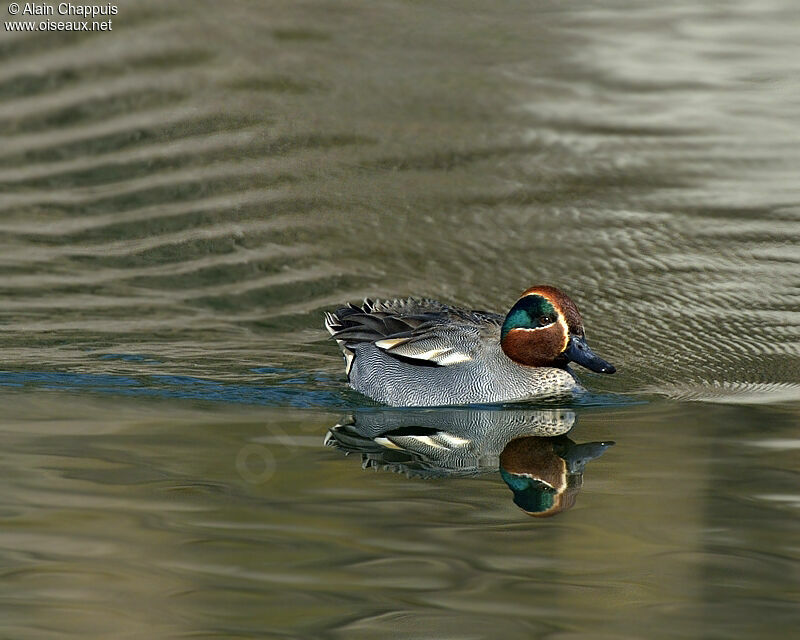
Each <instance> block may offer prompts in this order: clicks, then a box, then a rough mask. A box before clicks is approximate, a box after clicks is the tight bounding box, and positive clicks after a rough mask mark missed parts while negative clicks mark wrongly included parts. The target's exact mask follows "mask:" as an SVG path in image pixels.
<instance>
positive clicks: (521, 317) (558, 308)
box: [500, 285, 616, 373]
mask: <svg viewBox="0 0 800 640" xmlns="http://www.w3.org/2000/svg"><path fill="white" fill-rule="evenodd" d="M500 346H501V347H502V348H503V352H504V353H505V354H506V355H507V356H508V357H509V358H511V359H512V360H514V361H515V362H518V363H520V364H524V365H528V366H531V367H564V366H566V365H567V363H569V362H576V363H578V364H580V365H583V366H584V367H586V368H587V369H591V370H592V371H596V372H597V373H614V372H615V371H616V369H615V368H614V366H613V365H612V364H609V363H608V362H606V361H605V360H603V359H602V358H600V357H599V356H596V355H595V354H594V353H593V352H592V350H591V349H590V348H589V346H588V345H587V344H586V338H585V335H584V331H583V320H582V319H581V314H580V312H579V311H578V307H576V306H575V303H574V302H573V301H572V300H570V299H569V297H567V294H565V293H564V292H563V291H561V290H560V289H556V288H555V287H548V286H544V285H543V286H536V287H531V288H530V289H528V290H527V291H525V292H524V293H523V294H522V296H520V298H519V300H517V302H516V303H515V304H514V306H513V307H511V310H510V311H509V312H508V315H506V319H505V321H504V322H503V326H502V329H501V330H500Z"/></svg>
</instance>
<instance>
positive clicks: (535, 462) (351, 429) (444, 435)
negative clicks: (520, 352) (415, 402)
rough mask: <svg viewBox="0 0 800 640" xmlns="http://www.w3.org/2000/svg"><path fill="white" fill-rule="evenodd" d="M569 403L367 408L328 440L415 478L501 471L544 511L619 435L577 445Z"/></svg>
mask: <svg viewBox="0 0 800 640" xmlns="http://www.w3.org/2000/svg"><path fill="white" fill-rule="evenodd" d="M574 424H575V413H574V412H573V411H571V410H569V409H511V410H508V409H505V410H499V409H464V408H454V409H414V410H392V409H366V410H361V411H358V412H356V413H354V414H352V415H350V416H348V417H347V418H346V419H345V420H343V421H341V422H340V423H339V424H337V425H336V426H334V427H332V428H331V429H330V430H329V431H328V433H327V435H326V436H325V444H326V445H328V446H332V447H336V448H337V449H340V450H342V451H344V452H345V453H346V454H349V453H353V452H358V453H360V454H361V459H362V466H363V467H364V468H370V467H371V468H375V469H382V470H387V471H395V472H400V473H405V474H406V475H408V476H411V477H425V478H435V477H452V476H472V475H478V474H482V473H488V472H492V471H499V472H500V476H501V477H502V479H503V481H504V482H505V483H506V484H507V485H508V487H509V488H510V489H511V491H512V492H513V499H514V504H516V505H517V506H518V507H519V508H520V509H522V510H523V511H524V512H525V513H527V514H529V515H531V516H536V517H546V516H552V515H555V514H556V513H559V512H561V511H564V510H566V509H569V508H571V507H572V506H573V505H574V504H575V498H576V497H577V493H578V491H579V490H580V488H581V486H582V484H583V472H584V468H585V466H586V464H587V463H588V462H589V461H590V460H593V459H595V458H597V457H599V456H601V455H602V454H603V452H604V451H605V450H606V449H607V448H608V447H610V446H611V445H613V444H614V443H613V442H610V441H606V442H586V443H583V444H576V443H575V442H574V441H572V440H571V439H570V438H568V437H567V436H566V435H565V434H566V433H567V432H568V431H570V429H572V427H573V425H574Z"/></svg>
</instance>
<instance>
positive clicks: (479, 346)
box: [325, 298, 580, 406]
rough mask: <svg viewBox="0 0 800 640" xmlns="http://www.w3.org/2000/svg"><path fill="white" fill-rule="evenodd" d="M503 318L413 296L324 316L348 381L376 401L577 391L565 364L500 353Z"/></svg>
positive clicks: (432, 401) (493, 398) (415, 402)
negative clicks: (531, 363) (533, 363)
mask: <svg viewBox="0 0 800 640" xmlns="http://www.w3.org/2000/svg"><path fill="white" fill-rule="evenodd" d="M502 323H503V316H501V315H499V314H497V313H491V312H487V311H474V310H469V309H462V308H458V307H451V306H448V305H446V304H443V303H441V302H438V301H436V300H428V299H414V298H406V299H399V300H386V301H380V300H377V301H373V300H369V299H367V300H365V301H364V304H363V306H361V307H357V306H355V305H352V304H351V305H348V306H347V307H342V308H341V309H338V310H337V311H336V312H335V313H328V314H326V316H325V327H326V328H327V329H328V331H329V332H330V334H331V336H332V337H333V338H335V339H336V341H337V342H338V343H339V346H340V347H341V348H342V352H343V353H344V355H345V359H346V361H347V363H348V369H347V370H348V380H349V382H350V386H352V387H353V388H354V389H355V390H356V391H359V392H361V393H363V394H364V395H367V396H369V397H371V398H373V399H375V400H377V401H378V402H383V403H385V404H389V405H394V406H437V405H455V404H474V403H492V402H507V401H514V400H523V399H527V398H534V397H536V398H541V397H546V396H556V395H564V394H566V393H569V392H571V391H574V390H576V389H580V386H579V385H578V384H577V382H576V380H575V378H574V377H573V376H572V374H571V373H570V372H569V371H568V370H564V369H556V368H552V367H528V366H524V365H521V364H518V363H516V362H514V361H513V360H511V359H510V358H509V357H508V356H506V355H505V353H504V352H503V351H502V349H501V347H500V327H501V325H502ZM392 341H394V342H392ZM376 343H377V344H376Z"/></svg>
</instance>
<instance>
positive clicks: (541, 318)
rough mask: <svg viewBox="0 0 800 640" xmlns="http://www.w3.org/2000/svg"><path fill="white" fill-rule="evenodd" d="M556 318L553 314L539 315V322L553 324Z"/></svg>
mask: <svg viewBox="0 0 800 640" xmlns="http://www.w3.org/2000/svg"><path fill="white" fill-rule="evenodd" d="M555 321H556V319H555V318H554V317H553V316H539V324H541V325H546V324H553V323H554V322H555Z"/></svg>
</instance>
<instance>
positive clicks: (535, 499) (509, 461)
mask: <svg viewBox="0 0 800 640" xmlns="http://www.w3.org/2000/svg"><path fill="white" fill-rule="evenodd" d="M613 444H614V443H613V442H610V441H609V442H586V443H584V444H575V443H574V442H573V441H572V440H570V439H569V438H567V437H566V436H557V437H555V438H541V437H535V436H532V437H524V438H517V439H516V440H512V441H511V442H509V443H508V444H507V445H506V447H505V449H503V452H502V453H501V454H500V476H501V477H502V478H503V480H504V481H505V483H506V484H507V485H508V487H509V489H511V491H512V492H513V493H514V504H516V505H517V506H518V507H519V508H520V509H522V510H523V511H524V512H525V513H527V514H528V515H530V516H534V517H537V518H545V517H548V516H553V515H555V514H557V513H560V512H562V511H566V510H567V509H570V508H572V507H573V506H574V504H575V498H576V497H577V495H578V491H580V488H581V486H582V485H583V470H584V467H585V466H586V463H587V462H589V461H590V460H593V459H594V458H597V457H599V456H601V455H602V454H603V452H604V451H605V450H606V449H607V448H608V447H610V446H611V445H613Z"/></svg>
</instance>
